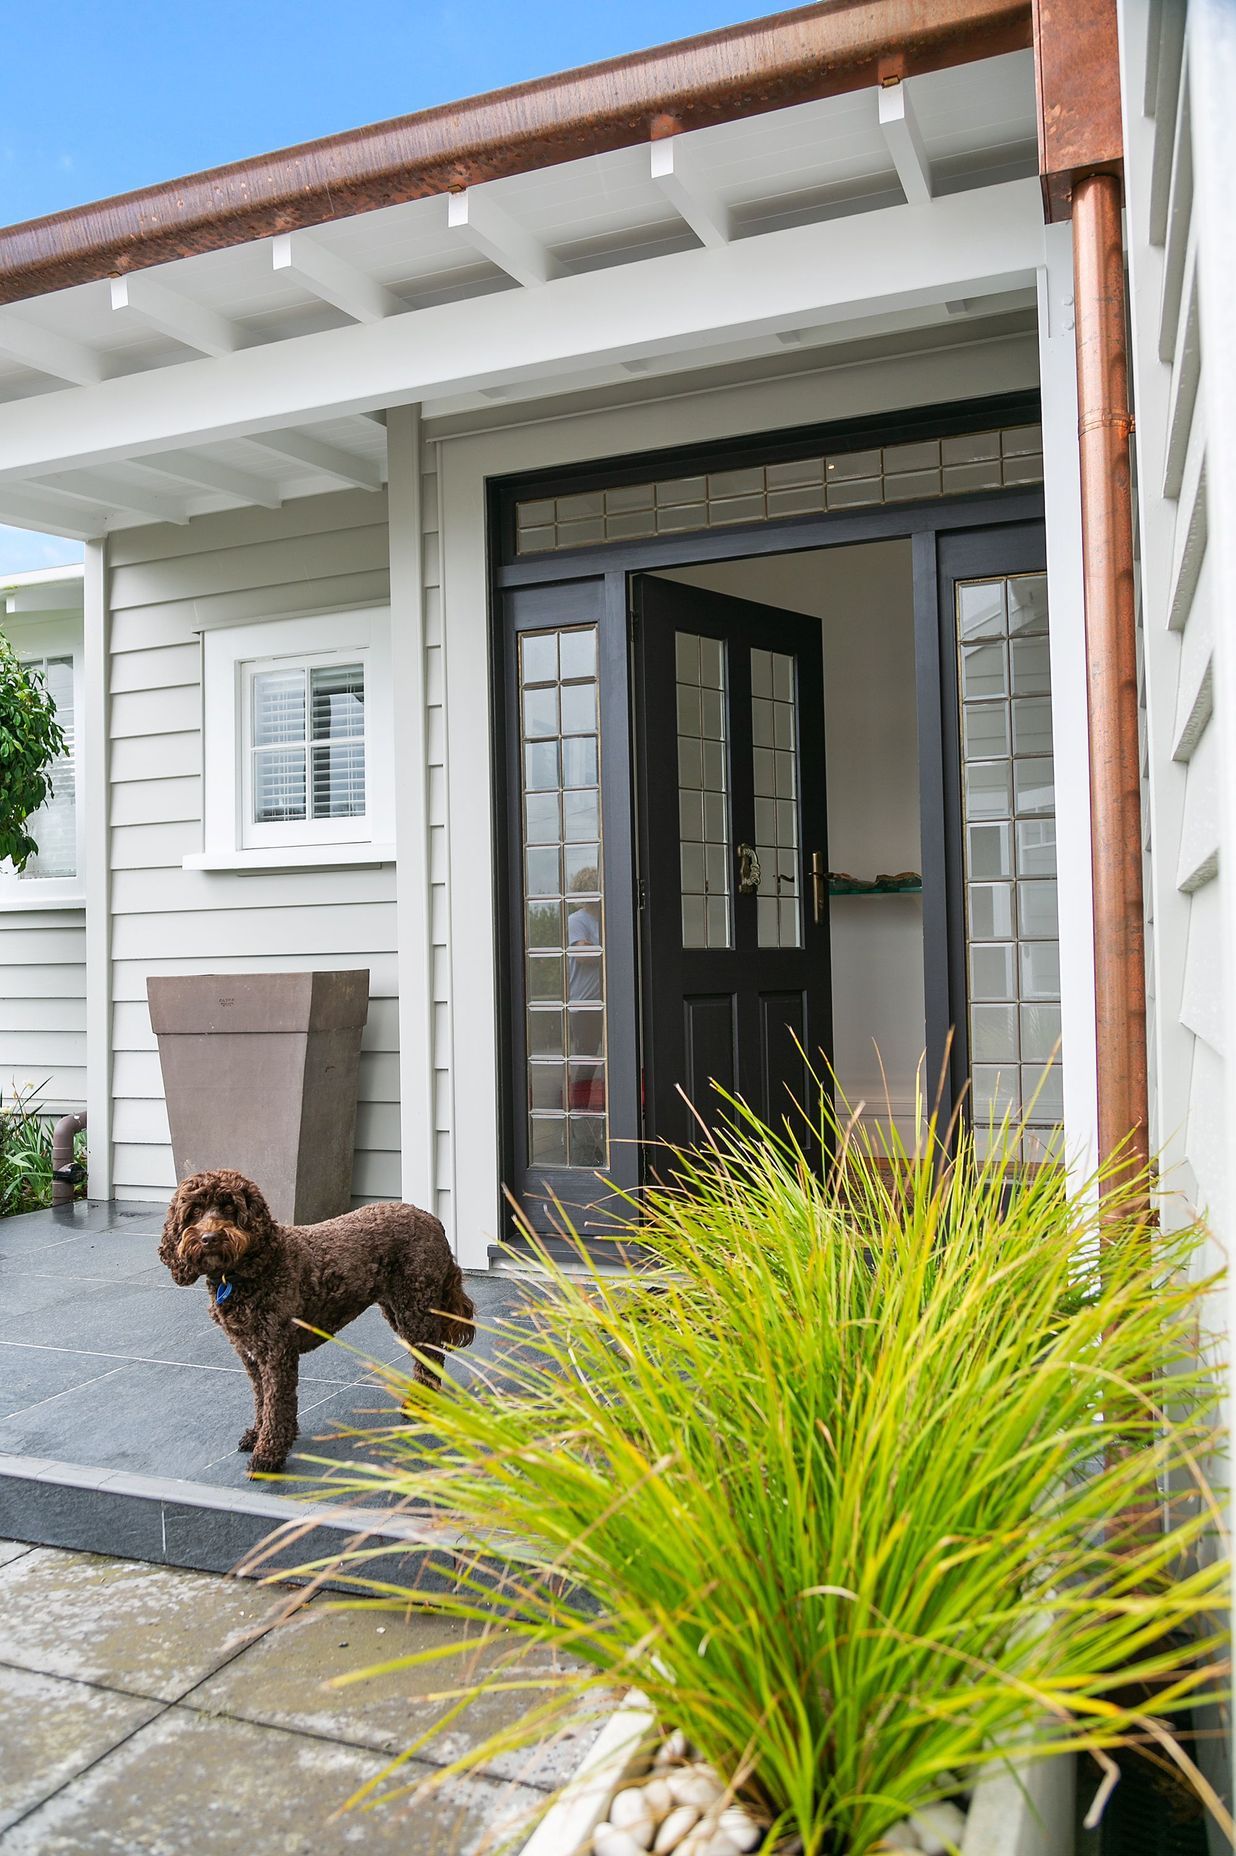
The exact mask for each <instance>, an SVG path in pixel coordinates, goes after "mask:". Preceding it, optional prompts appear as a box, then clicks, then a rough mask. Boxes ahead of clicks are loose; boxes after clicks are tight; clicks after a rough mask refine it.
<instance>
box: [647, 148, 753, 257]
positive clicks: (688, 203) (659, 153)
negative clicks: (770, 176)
mask: <svg viewBox="0 0 1236 1856" xmlns="http://www.w3.org/2000/svg"><path fill="white" fill-rule="evenodd" d="M681 143H682V138H681V136H677V135H669V136H666V137H665V138H664V139H663V140H662V141H659V142H650V143H649V145H648V146H649V152H650V157H651V168H650V172H651V175H652V179H653V181H654V182H655V184H656V186H657V187H659V188H660V190H661V192H662V193H663V194H664V195H665V197H666V199H667V200H668V201H669V203H670V205H671V206H672V207H673V209H674V211H675V212H676V213H677V214H678V217H679V218H680V219H684V220H685V221H686V223H687V224H688V225H689V226H690V228H691V230H692V231H693V232H694V234H695V236H696V238H697V239H698V240H699V241H700V244H701V245H728V244H729V242H730V239H731V237H732V235H733V226H732V223H731V214H730V209H729V207H728V206H727V205H726V204H725V202H724V200H722V199H720V198H719V197H718V195H717V193H716V192H715V190H714V189H713V188H712V187H710V186H709V184H708V182H707V181H706V180H705V179H704V178H703V176H702V175H701V174H700V173H699V171H698V169H697V168H696V167H695V166H694V165H693V163H692V161H691V158H690V155H689V154H688V153H686V152H685V151H684V150H683V148H682V146H681Z"/></svg>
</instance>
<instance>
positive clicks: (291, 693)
mask: <svg viewBox="0 0 1236 1856" xmlns="http://www.w3.org/2000/svg"><path fill="white" fill-rule="evenodd" d="M304 738H305V673H304V671H303V670H302V669H299V668H298V669H295V670H259V671H257V672H255V674H254V678H253V745H254V747H255V748H262V747H269V746H271V745H272V744H275V743H279V742H285V741H303V740H304Z"/></svg>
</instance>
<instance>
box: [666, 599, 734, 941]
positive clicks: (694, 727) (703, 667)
mask: <svg viewBox="0 0 1236 1856" xmlns="http://www.w3.org/2000/svg"><path fill="white" fill-rule="evenodd" d="M674 657H675V674H676V677H677V692H676V694H677V703H678V844H679V856H680V862H681V871H682V944H683V946H684V947H733V945H734V916H733V905H732V901H731V896H730V790H729V789H730V767H729V743H728V741H727V739H726V710H727V703H726V674H725V673H726V663H725V646H724V644H723V643H722V642H721V640H720V639H719V638H702V637H699V636H698V635H697V634H696V633H695V632H678V633H676V634H675V638H674Z"/></svg>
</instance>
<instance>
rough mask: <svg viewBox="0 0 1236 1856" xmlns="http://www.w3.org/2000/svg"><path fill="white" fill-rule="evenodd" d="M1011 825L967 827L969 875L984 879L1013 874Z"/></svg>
mask: <svg viewBox="0 0 1236 1856" xmlns="http://www.w3.org/2000/svg"><path fill="white" fill-rule="evenodd" d="M1012 831H1013V827H1012V826H1011V825H1007V824H987V825H971V826H970V827H969V829H968V833H967V836H968V839H969V852H970V858H969V862H970V875H971V876H972V877H978V878H980V879H982V880H984V881H989V880H991V879H993V878H996V877H1006V876H1012V874H1013V843H1012Z"/></svg>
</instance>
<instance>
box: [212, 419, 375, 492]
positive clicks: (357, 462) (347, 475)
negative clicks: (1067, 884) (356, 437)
mask: <svg viewBox="0 0 1236 1856" xmlns="http://www.w3.org/2000/svg"><path fill="white" fill-rule="evenodd" d="M245 442H246V443H247V444H250V445H261V446H262V448H263V450H265V451H277V452H278V453H279V455H280V457H284V458H295V459H296V462H297V463H298V464H307V465H308V466H309V468H310V470H317V471H321V473H322V475H323V476H324V477H337V478H338V479H339V481H340V483H348V484H351V485H352V486H353V488H355V489H358V490H380V489H381V488H382V471H381V468H380V466H379V465H378V464H376V463H375V462H374V461H373V459H372V458H358V457H357V456H356V455H355V453H353V452H351V451H343V450H341V449H340V447H339V446H338V445H328V444H327V443H326V442H325V440H323V439H321V438H314V437H313V436H312V435H311V434H310V433H309V432H250V433H249V434H248V436H247V438H246V441H245Z"/></svg>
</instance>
